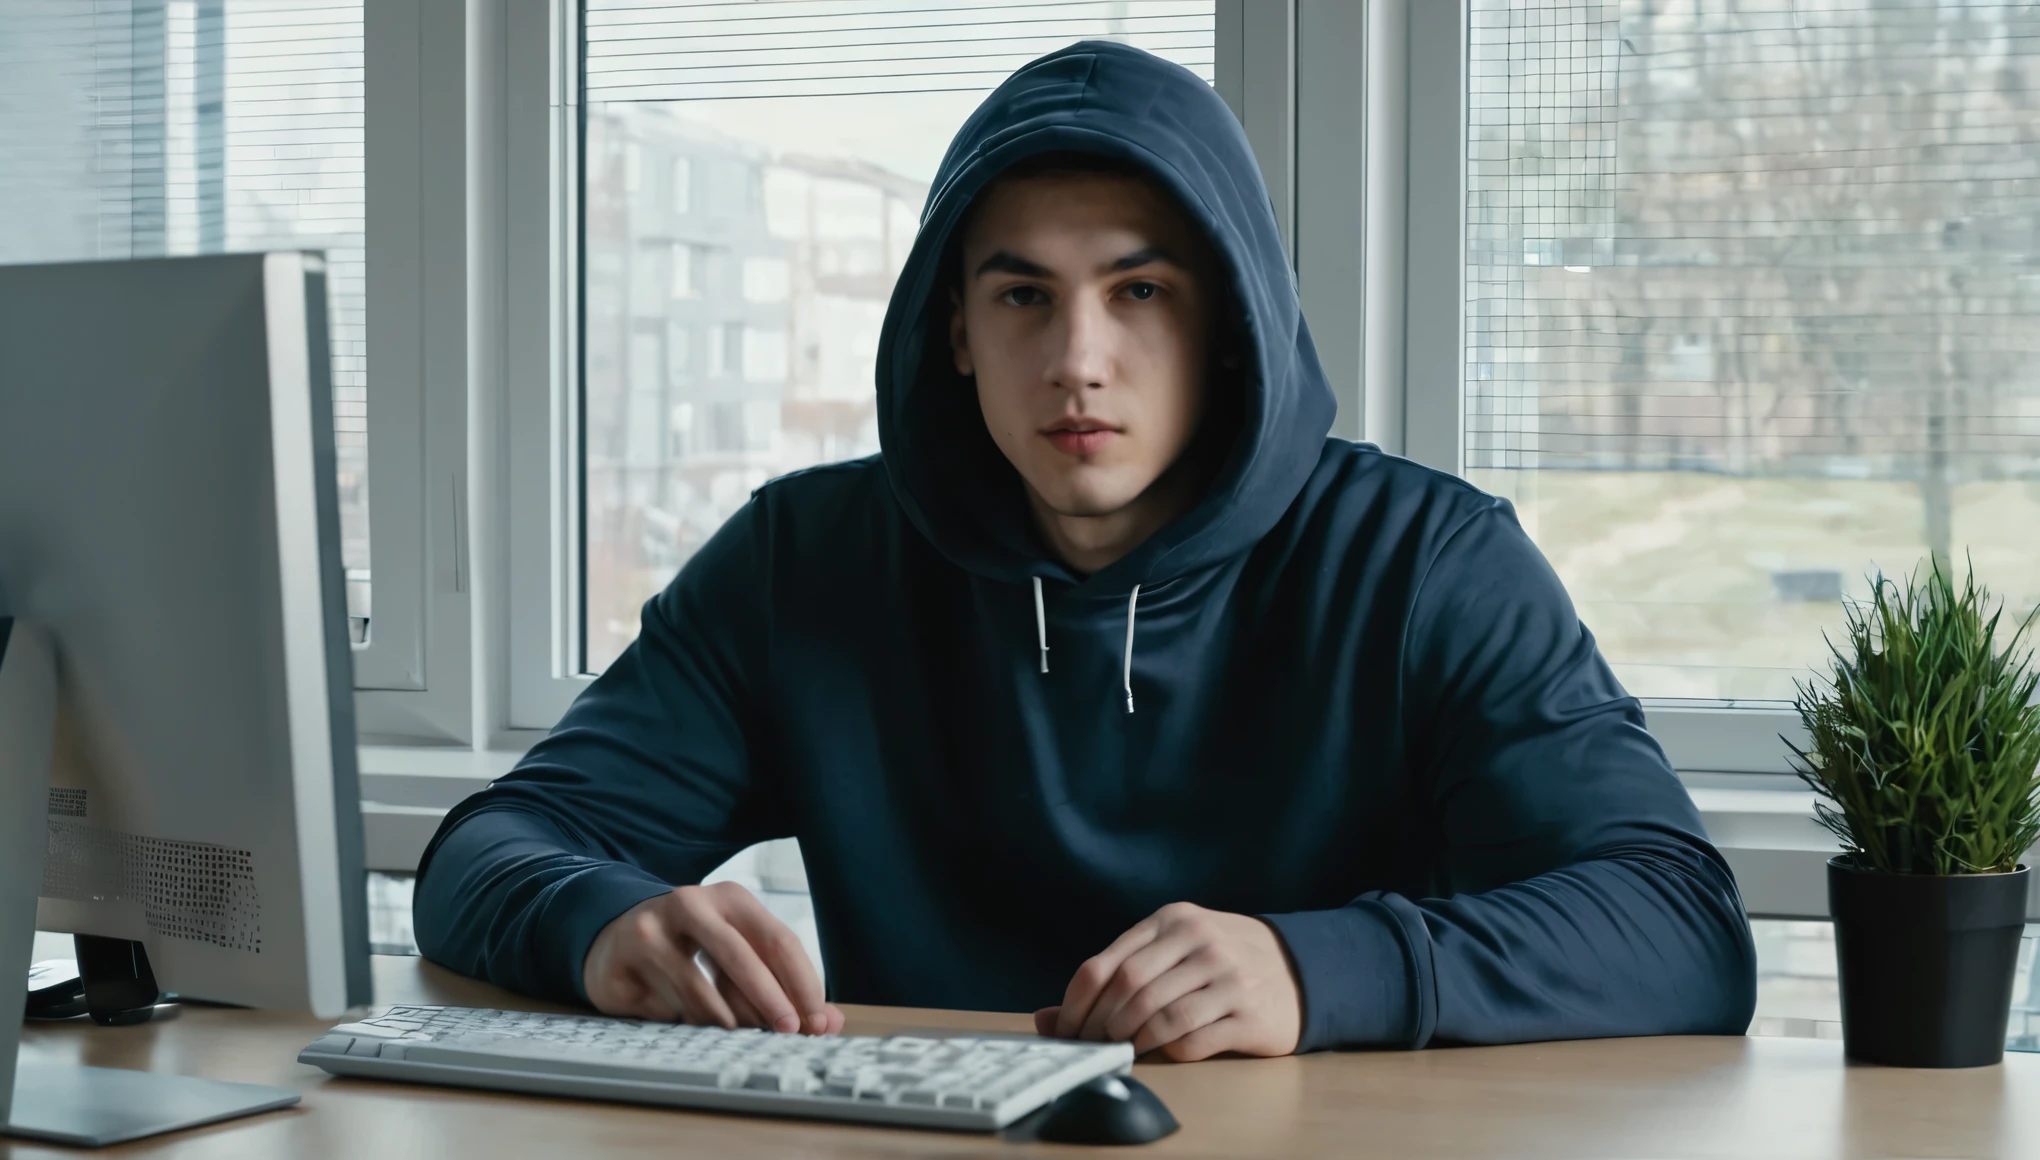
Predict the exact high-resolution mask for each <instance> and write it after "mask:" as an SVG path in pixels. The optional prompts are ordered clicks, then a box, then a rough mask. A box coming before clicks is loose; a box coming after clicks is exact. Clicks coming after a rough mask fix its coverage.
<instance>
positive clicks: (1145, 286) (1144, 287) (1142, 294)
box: [1126, 282, 1161, 302]
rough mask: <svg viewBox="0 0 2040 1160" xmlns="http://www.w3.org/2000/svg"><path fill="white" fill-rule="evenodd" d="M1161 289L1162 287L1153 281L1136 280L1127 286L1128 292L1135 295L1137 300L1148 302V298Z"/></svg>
mask: <svg viewBox="0 0 2040 1160" xmlns="http://www.w3.org/2000/svg"><path fill="white" fill-rule="evenodd" d="M1160 290H1161V287H1159V286H1157V285H1155V284H1154V283H1153V282H1135V283H1134V284H1133V285H1131V286H1128V287H1127V288H1126V292H1127V293H1128V294H1131V295H1133V298H1134V301H1136V302H1146V301H1147V300H1148V299H1150V298H1153V297H1154V296H1155V294H1156V293H1157V292H1158V291H1160Z"/></svg>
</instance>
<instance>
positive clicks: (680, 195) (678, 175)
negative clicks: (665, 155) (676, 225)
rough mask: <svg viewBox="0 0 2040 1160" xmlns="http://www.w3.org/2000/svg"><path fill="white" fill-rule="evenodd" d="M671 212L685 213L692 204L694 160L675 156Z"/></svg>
mask: <svg viewBox="0 0 2040 1160" xmlns="http://www.w3.org/2000/svg"><path fill="white" fill-rule="evenodd" d="M672 175H673V176H672V180H673V212H674V213H676V214H685V213H687V212H688V211H689V210H690V209H692V208H693V206H694V161H693V159H692V158H688V157H675V158H674V159H673V169H672Z"/></svg>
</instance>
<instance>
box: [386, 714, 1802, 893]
mask: <svg viewBox="0 0 2040 1160" xmlns="http://www.w3.org/2000/svg"><path fill="white" fill-rule="evenodd" d="M360 754H361V757H360V760H361V799H362V800H361V810H362V815H363V819H362V820H363V823H364V831H365V836H366V854H367V864H368V867H369V869H372V870H388V871H397V872H409V871H412V870H415V869H416V868H417V865H418V858H419V856H420V855H421V854H423V853H424V851H425V845H426V843H427V842H430V841H431V840H432V835H433V833H434V832H435V831H436V830H437V829H438V828H439V821H440V819H441V818H442V817H444V816H445V814H446V811H447V810H449V809H451V808H452V807H453V806H454V805H455V804H456V803H458V802H459V801H460V800H461V799H462V798H465V797H467V796H468V795H469V794H471V793H474V792H475V791H477V790H479V789H481V788H482V787H484V786H486V785H488V783H489V782H490V781H492V780H494V779H495V778H498V777H501V776H502V775H503V774H505V773H508V772H509V771H510V769H511V768H512V767H513V766H515V765H516V764H517V761H518V759H519V758H521V757H522V756H523V755H524V754H523V751H522V750H521V749H479V750H477V749H455V748H447V747H431V746H404V745H364V746H362V747H361V750H360ZM1681 780H1683V781H1684V782H1685V783H1686V788H1687V791H1688V792H1689V793H1691V794H1692V795H1693V802H1694V804H1695V805H1697V806H1698V807H1699V808H1700V817H1701V821H1702V823H1703V824H1704V825H1705V826H1706V827H1707V834H1708V836H1709V837H1710V838H1712V839H1713V841H1714V843H1715V845H1716V846H1717V847H1719V848H1720V850H1721V852H1722V855H1723V856H1724V857H1726V858H1727V859H1728V862H1729V865H1730V866H1731V867H1732V868H1734V870H1735V874H1736V881H1737V883H1738V884H1739V885H1740V886H1741V888H1742V893H1743V903H1744V905H1745V906H1746V907H1748V909H1749V911H1750V913H1751V914H1756V915H1764V916H1769V917H1777V918H1825V917H1827V874H1826V870H1825V864H1826V862H1827V860H1828V858H1829V857H1831V856H1833V854H1834V853H1835V851H1836V850H1837V849H1839V846H1838V845H1837V844H1836V842H1835V840H1834V838H1833V836H1831V835H1830V834H1829V833H1828V832H1827V831H1826V830H1824V829H1822V828H1821V827H1820V825H1819V823H1817V822H1815V821H1814V819H1813V801H1814V796H1813V794H1812V792H1811V791H1809V790H1807V789H1806V788H1805V786H1804V784H1803V783H1801V782H1800V781H1799V780H1798V779H1796V778H1791V777H1785V776H1779V775H1775V774H1721V773H1691V774H1685V775H1683V776H1682V779H1681Z"/></svg>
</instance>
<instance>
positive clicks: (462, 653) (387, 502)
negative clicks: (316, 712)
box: [353, 0, 472, 744]
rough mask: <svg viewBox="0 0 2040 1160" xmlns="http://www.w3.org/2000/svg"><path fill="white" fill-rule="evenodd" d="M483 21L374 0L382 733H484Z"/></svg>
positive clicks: (366, 76) (371, 204)
mask: <svg viewBox="0 0 2040 1160" xmlns="http://www.w3.org/2000/svg"><path fill="white" fill-rule="evenodd" d="M467 33H468V27H467V21H466V19H465V18H464V14H463V13H462V12H461V10H460V9H459V8H458V7H453V8H447V7H445V6H434V5H426V6H422V7H421V6H417V5H410V4H404V3H398V2H393V0H365V3H364V4H363V11H362V37H363V45H362V58H363V59H362V64H363V81H364V86H363V87H364V92H363V116H364V122H365V124H364V129H365V133H364V138H365V144H364V147H363V160H364V164H365V167H366V181H365V188H364V191H363V192H364V208H365V217H366V221H365V222H364V225H365V241H364V250H365V257H366V261H367V279H368V292H367V299H368V302H367V328H368V336H369V338H368V363H369V365H368V388H367V390H368V462H369V472H368V475H369V481H368V482H369V553H370V558H369V566H370V575H371V581H370V583H371V596H370V600H371V606H370V622H369V640H368V643H367V644H366V645H362V646H356V648H355V649H354V656H353V660H354V674H355V675H354V687H355V708H356V713H357V718H358V724H359V731H360V733H361V734H362V737H363V739H364V741H367V742H370V743H375V742H400V743H420V742H422V743H430V744H448V743H452V744H464V743H467V742H468V741H470V740H471V737H472V731H471V728H470V719H471V712H470V706H469V694H470V689H471V659H470V658H471V656H472V652H471V638H470V632H469V624H468V613H469V608H468V603H469V601H468V594H469V590H470V587H471V584H470V581H471V578H472V577H471V573H472V569H471V567H470V566H469V561H468V558H467V556H468V548H469V543H468V527H467V524H468V513H467V505H468V484H467V476H466V471H467V462H468V439H467V429H466V428H467V406H466V386H467V383H466V377H467V342H468V338H467V331H468V327H467V318H466V303H467V293H466V289H467V269H466V267H467V248H468V247H467V244H466V222H467V219H468V204H467V200H468V188H467V181H466V172H465V158H466V152H467V138H468V124H467V103H468V92H467V80H468V70H467V68H466V67H465V65H466V56H467Z"/></svg>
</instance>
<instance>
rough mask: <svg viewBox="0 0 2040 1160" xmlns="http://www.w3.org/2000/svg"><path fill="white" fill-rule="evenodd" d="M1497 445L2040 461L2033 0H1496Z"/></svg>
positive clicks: (1492, 344)
mask: <svg viewBox="0 0 2040 1160" xmlns="http://www.w3.org/2000/svg"><path fill="white" fill-rule="evenodd" d="M1470 40H1471V45H1470V59H1469V72H1470V91H1469V93H1468V120H1469V141H1468V152H1467V174H1468V190H1467V255H1468V256H1467V263H1468V265H1467V303H1466V305H1467V354H1466V358H1467V368H1466V369H1467V374H1466V387H1467V396H1466V403H1467V429H1466V453H1467V462H1468V464H1469V466H1475V467H1497V468H1505V467H1547V468H1552V467H1576V468H1660V469H1668V468H1694V469H1703V470H1711V471H1722V472H1730V473H1744V474H1748V473H1769V474H1778V473H1792V474H1813V475H1839V476H1847V477H1856V476H1861V475H1865V474H1868V475H1870V476H1874V477H1880V478H1914V477H1918V476H1921V475H1923V474H1926V473H1930V472H1937V471H1947V472H1951V473H1954V474H1955V475H1957V476H1966V477H2002V476H2008V475H2019V474H2030V473H2033V472H2035V471H2036V460H2040V327H2036V326H2035V325H2034V324H2033V323H2034V319H2035V316H2036V314H2040V8H2036V7H2034V6H2032V5H2030V4H1992V3H1952V2H1939V0H1829V2H1827V3H1820V4H1807V3H1792V2H1789V0H1740V2H1732V3H1718V4H1717V3H1709V4H1697V3H1644V2H1641V0H1626V2H1616V0H1474V3H1473V7H1472V22H1471V29H1470Z"/></svg>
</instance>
